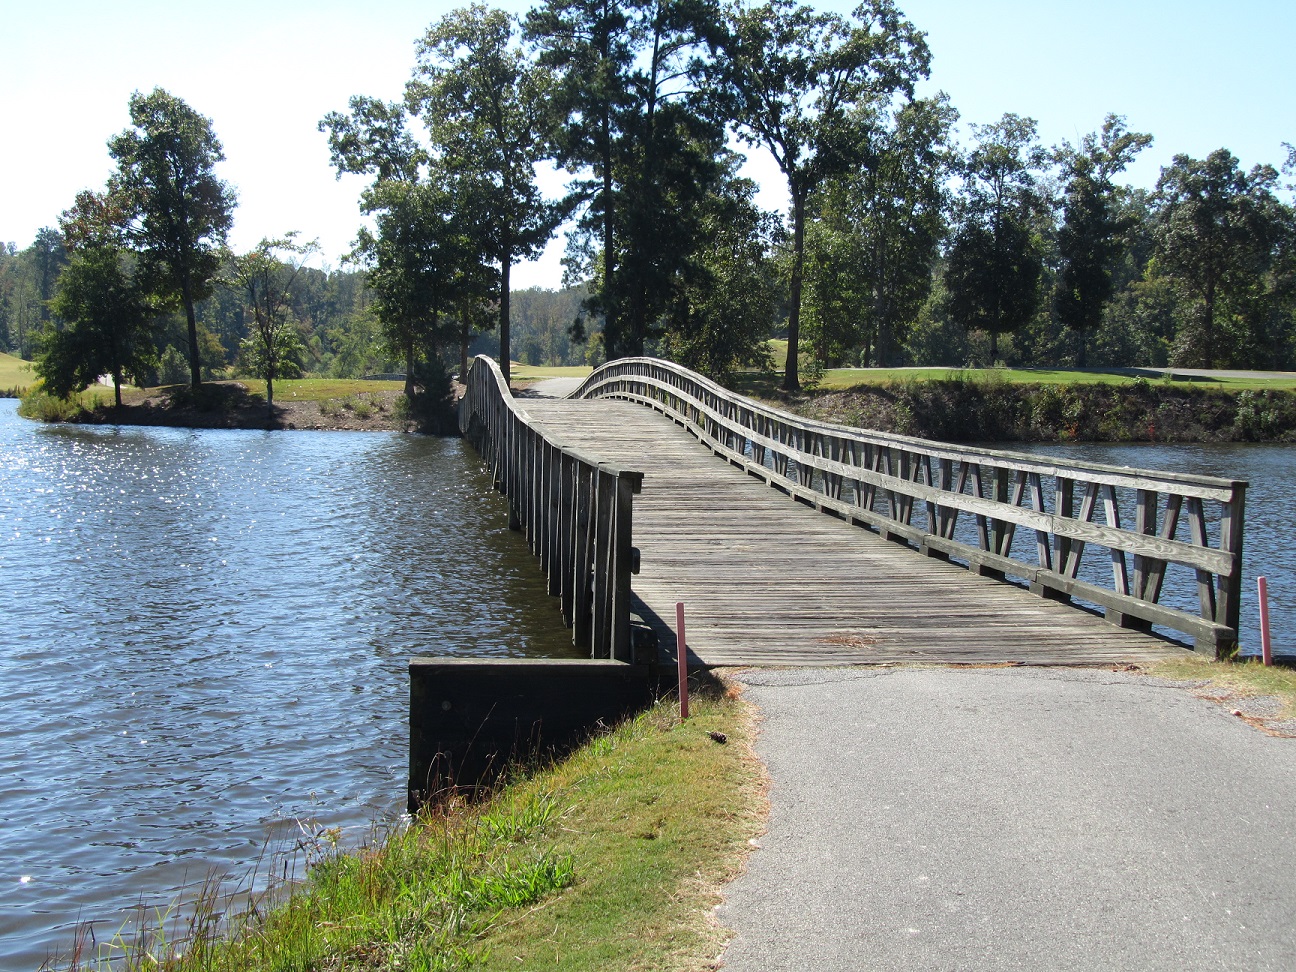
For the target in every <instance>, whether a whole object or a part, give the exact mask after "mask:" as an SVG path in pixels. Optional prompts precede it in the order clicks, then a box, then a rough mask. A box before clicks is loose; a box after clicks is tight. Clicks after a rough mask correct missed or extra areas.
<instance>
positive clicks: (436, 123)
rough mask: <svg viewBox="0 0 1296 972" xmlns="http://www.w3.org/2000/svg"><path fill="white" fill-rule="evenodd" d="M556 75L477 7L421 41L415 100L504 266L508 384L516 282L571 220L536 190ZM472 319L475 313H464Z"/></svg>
mask: <svg viewBox="0 0 1296 972" xmlns="http://www.w3.org/2000/svg"><path fill="white" fill-rule="evenodd" d="M552 84H553V82H552V77H551V74H550V72H549V71H548V70H547V69H546V68H543V67H541V66H540V65H538V64H536V63H533V62H531V61H530V60H528V58H527V56H526V55H525V53H524V52H523V51H522V50H521V49H520V48H519V47H518V46H517V45H516V44H515V42H514V21H513V19H512V18H511V17H510V16H509V15H508V14H506V13H504V11H502V10H491V9H488V8H487V7H486V6H485V5H484V4H480V3H476V4H473V5H472V6H471V7H466V8H461V9H459V10H455V11H453V12H451V13H450V14H448V15H447V16H445V17H444V18H442V19H441V21H440V22H438V23H437V24H434V25H433V26H432V27H431V28H430V29H429V30H428V32H427V34H426V36H424V38H423V39H422V40H421V41H420V42H419V46H418V64H417V66H416V68H415V77H414V80H412V81H410V83H409V84H408V85H407V87H406V103H407V105H408V106H409V109H410V111H411V112H413V113H417V114H421V115H422V116H423V118H424V121H425V123H426V125H427V128H428V132H429V134H430V136H431V138H432V142H433V145H434V146H435V148H436V149H438V150H440V151H441V152H443V153H444V159H445V163H446V164H447V165H448V166H449V167H450V168H452V169H453V170H454V172H455V175H456V178H457V179H458V180H460V182H461V184H462V183H472V184H474V185H475V187H476V191H475V199H476V201H477V202H478V203H479V206H480V210H479V215H480V218H481V219H482V222H483V225H482V229H483V231H484V232H483V238H484V242H485V247H486V252H485V254H484V255H485V256H486V257H488V258H489V259H491V260H493V261H494V262H495V263H496V265H497V266H498V267H499V274H498V281H499V289H498V300H497V306H498V308H499V342H500V352H499V357H500V368H501V370H502V371H503V372H504V378H505V380H506V381H507V380H508V378H509V361H510V357H511V348H510V347H509V317H510V309H509V279H510V270H511V269H512V266H513V264H514V262H516V261H517V260H525V259H530V258H532V257H534V256H538V255H539V254H540V252H541V251H542V250H543V249H544V247H545V244H546V243H548V242H549V239H550V238H551V237H552V236H553V233H554V230H555V229H556V228H557V225H558V223H559V222H560V221H561V219H562V217H563V206H562V205H560V204H554V203H550V202H547V201H545V199H544V198H543V196H542V195H541V193H540V190H539V189H538V188H537V186H536V181H535V166H536V163H538V162H539V161H541V160H542V159H544V158H546V157H547V155H548V151H549V148H550V145H551V144H552V127H553V126H552V124H551V114H550V111H549V105H548V99H549V96H550V89H551V88H552ZM461 316H462V319H463V321H464V322H467V321H469V319H470V317H471V315H468V314H465V315H461Z"/></svg>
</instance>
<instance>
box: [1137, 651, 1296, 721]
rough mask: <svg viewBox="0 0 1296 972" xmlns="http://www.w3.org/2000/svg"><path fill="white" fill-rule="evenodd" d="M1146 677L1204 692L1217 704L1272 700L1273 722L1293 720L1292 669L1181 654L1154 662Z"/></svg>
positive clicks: (1295, 681)
mask: <svg viewBox="0 0 1296 972" xmlns="http://www.w3.org/2000/svg"><path fill="white" fill-rule="evenodd" d="M1148 673H1149V674H1151V675H1156V676H1158V677H1160V678H1168V679H1173V680H1175V681H1181V682H1188V683H1190V684H1192V685H1193V686H1194V687H1196V688H1197V689H1199V690H1200V689H1206V690H1207V691H1206V692H1205V693H1203V694H1206V695H1207V696H1208V697H1210V698H1212V699H1215V700H1216V701H1220V702H1225V703H1227V702H1230V701H1241V700H1246V699H1256V698H1261V697H1266V698H1270V699H1274V700H1275V701H1276V703H1277V709H1276V710H1275V711H1274V712H1273V713H1272V718H1273V719H1276V720H1280V721H1287V720H1296V668H1287V667H1284V666H1278V665H1275V666H1272V667H1269V668H1266V667H1265V666H1264V665H1262V664H1261V663H1260V662H1259V661H1258V660H1253V659H1247V660H1246V661H1215V660H1214V659H1211V658H1203V657H1200V656H1197V655H1188V654H1185V655H1182V656H1177V657H1175V658H1172V659H1168V660H1166V661H1162V662H1157V663H1156V664H1155V665H1152V666H1150V667H1149V668H1148Z"/></svg>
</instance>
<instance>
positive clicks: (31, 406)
mask: <svg viewBox="0 0 1296 972" xmlns="http://www.w3.org/2000/svg"><path fill="white" fill-rule="evenodd" d="M85 413H86V408H85V406H84V405H82V404H81V402H80V400H79V399H78V398H76V397H65V398H61V397H59V396H57V395H51V394H50V393H49V391H47V390H46V389H45V386H44V385H43V384H41V383H40V382H37V383H36V384H34V385H32V386H30V387H29V388H28V389H27V391H26V392H24V393H23V395H22V396H21V398H20V400H19V402H18V414H19V415H21V416H22V417H23V418H29V419H34V420H36V421H37V422H76V421H79V420H80V419H81V418H83V417H84V416H85Z"/></svg>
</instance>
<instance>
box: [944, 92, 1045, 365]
mask: <svg viewBox="0 0 1296 972" xmlns="http://www.w3.org/2000/svg"><path fill="white" fill-rule="evenodd" d="M1035 131H1036V126H1035V121H1034V119H1031V118H1022V117H1020V116H1018V115H1012V114H1007V115H1004V117H1003V118H1002V119H1000V120H999V121H998V122H996V123H995V124H993V125H973V126H972V132H973V134H974V135H975V136H976V138H977V145H976V147H975V148H974V149H973V150H972V151H971V152H970V153H969V155H968V158H967V162H966V165H965V167H964V171H963V176H964V195H963V198H962V200H961V201H960V209H961V211H960V213H959V218H958V228H957V230H956V231H955V234H954V240H953V243H952V245H951V247H950V252H949V265H948V267H947V269H946V274H945V278H946V286H947V287H948V288H949V294H950V311H951V313H952V314H953V316H954V319H955V320H957V321H958V322H959V323H961V324H962V325H963V326H964V327H965V328H966V329H967V330H969V331H972V330H979V331H985V332H987V333H988V334H989V335H990V363H994V362H995V361H997V360H998V358H999V353H998V339H999V335H1000V334H1004V333H1008V332H1011V331H1015V330H1017V329H1018V328H1020V327H1022V326H1023V325H1025V324H1026V323H1027V322H1028V321H1030V319H1031V318H1032V317H1033V316H1034V314H1035V311H1036V309H1037V308H1038V307H1039V305H1040V287H1039V284H1040V276H1041V273H1042V271H1043V260H1042V256H1041V253H1040V247H1039V244H1038V242H1037V235H1036V228H1037V221H1038V220H1039V218H1040V217H1041V216H1042V214H1043V213H1044V211H1045V209H1046V200H1045V198H1044V196H1043V194H1042V190H1041V188H1040V185H1039V178H1040V169H1041V168H1042V166H1043V165H1044V162H1045V158H1046V157H1045V153H1044V150H1043V149H1042V148H1041V147H1040V145H1039V143H1038V141H1037V140H1036V134H1035Z"/></svg>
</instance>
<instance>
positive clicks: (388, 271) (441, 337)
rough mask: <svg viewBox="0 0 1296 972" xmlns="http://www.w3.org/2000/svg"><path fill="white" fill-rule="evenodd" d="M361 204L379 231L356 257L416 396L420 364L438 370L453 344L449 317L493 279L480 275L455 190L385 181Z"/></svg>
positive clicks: (409, 391)
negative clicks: (457, 214) (445, 348)
mask: <svg viewBox="0 0 1296 972" xmlns="http://www.w3.org/2000/svg"><path fill="white" fill-rule="evenodd" d="M363 205H364V208H365V211H366V212H370V213H373V214H374V216H375V221H376V223H377V229H378V232H377V234H376V235H375V234H373V233H371V232H369V231H368V230H361V231H360V235H359V237H358V240H357V247H356V254H357V255H358V256H359V257H360V258H361V259H362V260H363V261H364V262H365V264H366V267H367V276H368V281H369V286H370V288H371V289H372V291H373V296H374V311H375V313H376V314H377V316H378V320H379V323H380V324H381V325H382V329H383V333H384V336H385V338H386V340H387V344H388V347H389V348H390V349H391V351H392V352H393V354H394V355H396V356H397V357H399V358H401V359H402V360H403V361H404V363H405V394H406V396H408V397H413V395H414V393H415V385H416V383H417V372H418V368H419V365H420V363H427V364H436V363H437V362H438V361H439V351H440V349H441V346H442V345H448V344H450V343H451V342H452V341H453V340H454V334H453V331H452V328H451V327H450V326H449V325H450V324H451V320H450V318H449V316H448V315H449V314H450V313H452V312H453V311H454V310H455V308H456V307H457V306H458V305H459V304H460V302H462V301H463V300H465V299H466V297H467V293H468V292H469V291H471V290H473V289H474V288H480V289H485V288H486V287H493V285H494V281H493V280H492V279H491V278H490V277H489V276H485V277H484V276H483V274H482V266H481V262H480V260H479V259H478V255H479V249H478V247H477V245H476V242H477V241H475V240H474V239H473V238H472V237H471V235H470V233H468V232H466V231H465V228H464V227H463V225H462V224H461V223H460V222H458V221H457V220H456V219H455V193H454V191H453V189H452V188H451V187H450V186H448V185H446V184H438V183H437V182H434V181H426V182H422V181H420V182H406V181H391V182H380V183H378V184H377V185H375V186H374V187H373V188H372V189H370V190H368V191H367V192H366V194H365V197H364V204H363ZM479 292H480V291H479Z"/></svg>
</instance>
